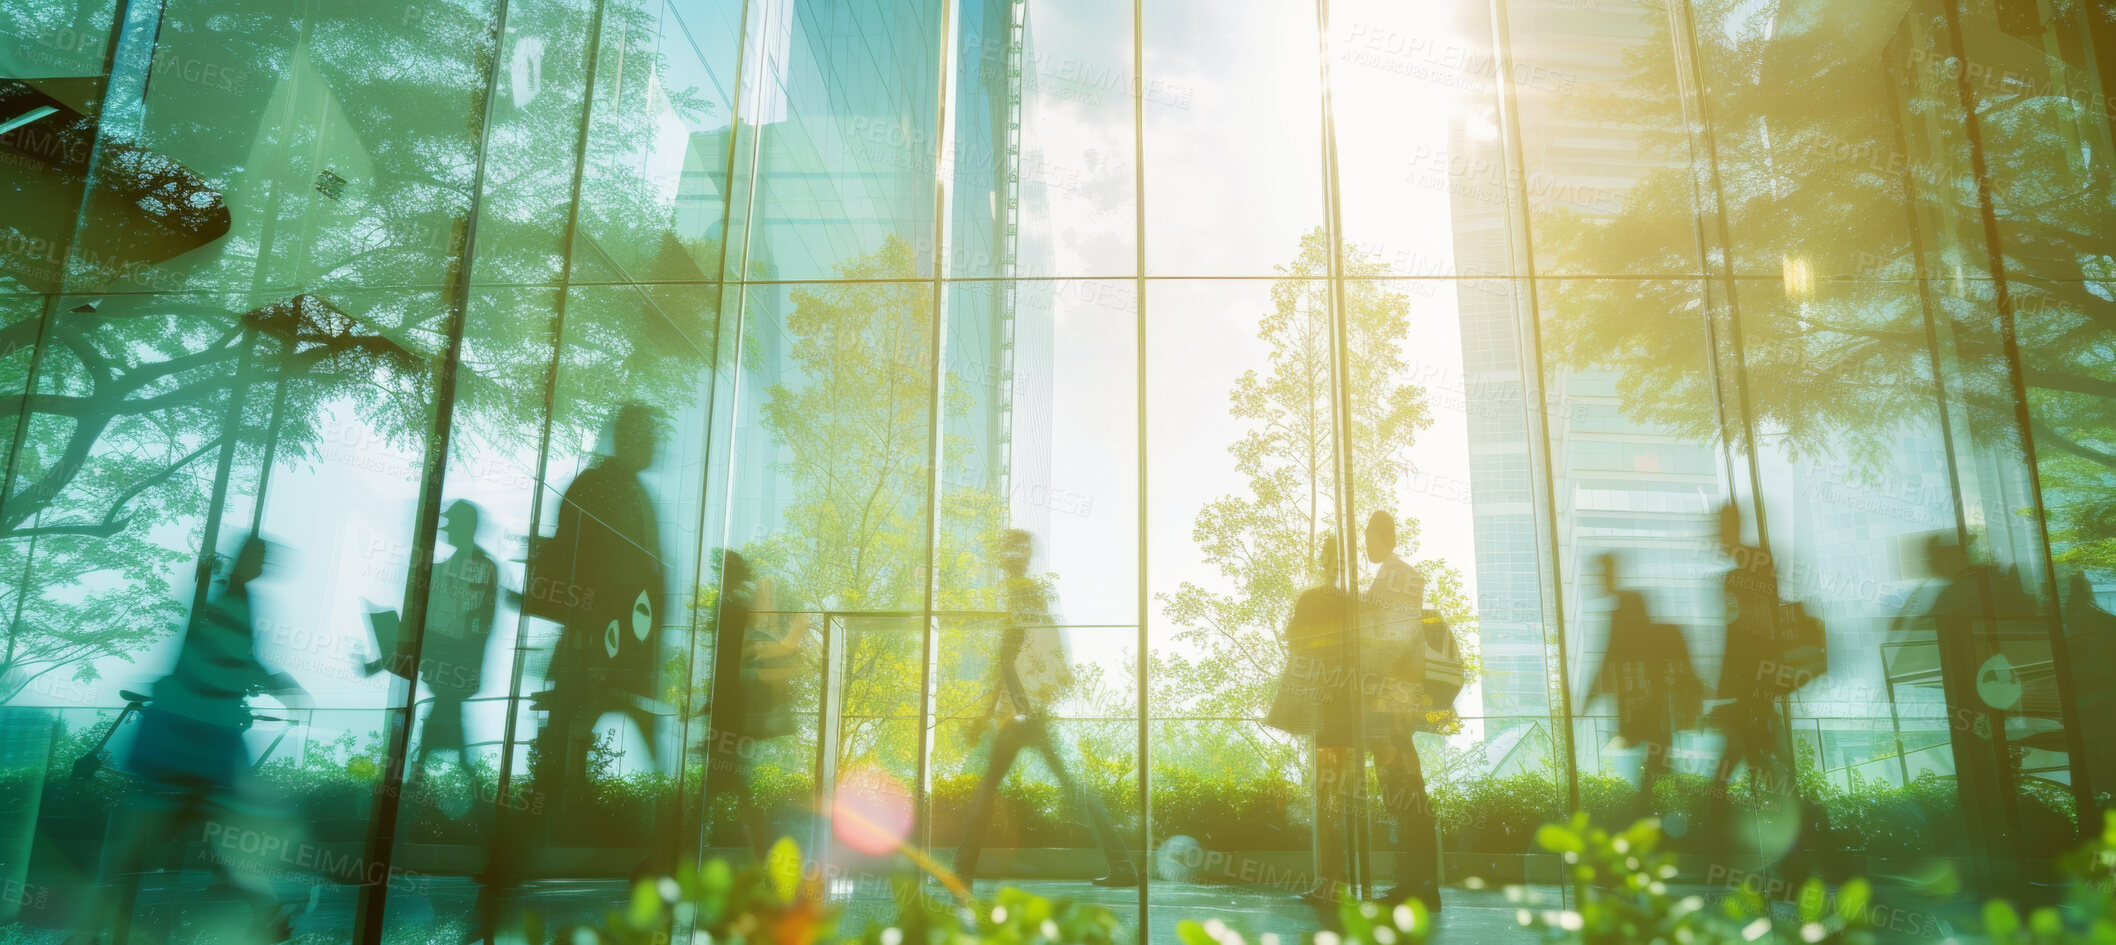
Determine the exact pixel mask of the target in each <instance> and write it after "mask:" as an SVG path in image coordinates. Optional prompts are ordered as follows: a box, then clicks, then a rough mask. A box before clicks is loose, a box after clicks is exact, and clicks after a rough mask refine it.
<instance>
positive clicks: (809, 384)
mask: <svg viewBox="0 0 2116 945" xmlns="http://www.w3.org/2000/svg"><path fill="white" fill-rule="evenodd" d="M915 267H916V260H915V259H914V256H913V249H912V247H911V245H910V244H909V243H907V242H905V241H903V240H901V239H898V238H896V237H890V238H888V239H887V240H885V241H884V242H883V244H882V246H881V247H880V248H879V249H877V250H876V251H874V252H873V253H870V254H867V255H864V256H860V257H857V258H854V259H852V260H849V261H847V262H844V263H841V264H840V265H839V266H838V277H839V279H841V280H843V281H841V282H836V283H831V284H828V285H822V286H816V287H812V288H804V289H799V290H796V291H794V292H792V293H790V296H791V301H792V309H791V311H790V312H789V313H788V314H787V315H786V316H785V323H784V330H785V335H786V338H787V355H786V356H787V358H788V360H789V364H788V367H789V370H786V371H785V372H784V373H783V374H782V375H781V380H780V381H779V382H778V383H775V384H773V385H772V386H771V388H770V389H769V390H768V391H767V393H766V399H765V403H764V405H763V408H762V420H763V424H764V427H765V429H767V430H769V431H770V432H771V434H772V437H773V439H774V441H775V442H776V444H777V445H778V446H779V447H780V452H779V453H778V457H779V459H778V462H777V463H776V464H775V471H776V472H777V474H778V475H780V476H783V477H784V481H785V482H786V484H787V487H788V490H789V494H790V500H789V502H788V504H787V507H786V509H785V511H784V513H783V514H782V516H781V519H780V522H781V524H780V528H779V530H778V531H776V532H774V533H772V534H769V535H767V536H765V537H763V538H760V539H757V540H755V541H753V542H751V543H750V544H749V546H748V547H747V548H746V549H745V552H744V553H745V554H747V555H748V556H749V557H750V558H751V560H753V561H755V562H757V564H758V567H759V569H760V573H764V574H769V575H774V576H776V577H777V579H778V587H777V589H776V598H777V599H776V606H777V607H778V609H780V610H807V611H829V612H833V613H839V614H850V615H853V616H851V617H850V618H849V619H848V620H847V621H846V623H845V624H844V626H845V627H846V629H847V631H848V632H847V633H846V634H845V636H844V644H845V654H844V657H845V661H844V665H843V669H842V672H841V675H840V676H839V679H840V680H841V682H842V684H843V686H844V688H843V690H842V692H841V694H840V698H841V700H842V705H843V715H842V719H841V724H842V726H843V730H842V732H841V741H840V743H839V753H840V758H841V763H842V764H852V763H854V762H855V761H867V762H873V763H879V764H882V765H883V766H884V767H885V768H888V769H889V770H892V771H897V772H899V773H903V772H909V771H913V770H916V761H915V759H916V757H917V754H916V753H917V750H918V718H919V708H920V706H919V703H920V693H919V680H920V679H921V675H922V674H921V671H920V666H919V660H920V659H921V656H922V654H923V652H924V650H923V647H924V624H925V621H924V618H923V617H920V616H918V613H919V612H920V611H922V610H923V608H924V607H925V595H926V581H927V575H928V571H929V569H931V570H932V573H933V580H934V587H933V607H934V609H935V610H937V611H941V612H944V613H951V614H953V613H962V612H991V611H994V610H996V609H997V608H998V607H999V606H1000V603H1001V602H1000V600H999V597H998V594H997V581H996V577H995V575H994V574H993V573H992V571H991V568H990V565H989V562H988V558H987V556H986V555H985V554H984V542H985V541H986V540H987V539H989V538H990V537H991V536H992V534H993V533H994V531H995V530H996V529H997V528H998V527H999V523H1000V520H1001V517H1000V508H999V504H998V502H997V500H996V499H995V497H994V496H993V494H992V491H991V490H990V489H987V488H984V487H982V486H980V485H975V484H965V483H966V482H967V481H968V479H969V478H970V474H969V473H968V472H967V471H965V470H960V469H950V470H943V472H944V473H946V474H945V475H942V476H939V477H935V476H934V475H933V472H934V470H933V463H934V461H935V460H934V458H933V452H932V451H933V446H934V442H933V435H934V423H935V421H934V418H933V408H934V403H933V384H934V377H933V340H934V335H933V331H934V327H933V320H934V315H935V309H934V305H933V283H932V281H931V280H930V279H919V278H917V277H916V273H915ZM751 360H752V363H751V365H750V367H751V369H753V370H765V371H769V370H771V369H772V366H770V365H764V364H760V363H755V358H754V356H752V359H751ZM941 387H942V392H943V398H942V401H943V402H942V403H941V404H940V409H941V412H942V417H943V421H944V422H943V428H944V429H945V428H946V424H945V421H946V420H952V419H956V418H961V417H963V416H966V415H967V414H968V413H969V411H970V410H971V406H972V403H971V399H970V396H969V394H968V393H967V392H966V391H964V390H963V389H962V388H961V386H960V384H959V383H958V381H957V379H956V378H955V377H954V375H953V372H948V374H947V375H946V376H945V377H943V378H942V379H941ZM967 447H968V444H967V443H965V442H962V437H961V435H959V434H955V433H949V434H948V435H947V436H946V437H945V438H944V439H943V442H942V450H941V454H942V456H943V457H944V461H946V462H950V463H955V462H958V461H959V460H958V459H957V458H958V457H963V456H967V455H969V454H970V450H969V449H968V448H967ZM936 482H937V483H938V486H939V488H940V489H941V494H940V495H939V496H938V497H937V500H936V499H933V498H932V497H930V491H931V489H932V488H934V486H935V484H936ZM929 505H934V506H937V507H936V508H932V509H929ZM931 516H938V519H939V520H938V522H937V523H936V522H935V521H934V520H933V518H932V517H931ZM929 536H930V537H929ZM929 550H930V552H931V560H932V563H933V564H932V565H929V562H928V552H929ZM891 613H894V614H898V615H903V614H909V616H887V615H888V614H891ZM862 614H869V615H876V616H860V615H862ZM996 626H997V625H996V624H995V623H993V622H991V621H990V620H986V621H983V622H979V621H976V620H969V621H967V622H957V621H955V620H951V621H950V623H949V625H948V626H947V627H945V628H944V632H946V633H947V634H948V638H947V640H946V641H945V642H946V643H947V644H948V645H946V646H943V648H942V651H941V652H942V664H941V672H940V674H939V680H940V686H941V691H940V693H939V703H938V704H939V707H940V711H941V713H942V714H943V715H944V716H948V715H959V714H963V713H965V712H967V711H968V707H969V706H971V705H973V704H975V703H976V702H977V701H978V698H979V696H980V695H981V694H982V693H983V692H984V690H985V689H986V688H988V686H989V683H990V679H989V677H988V674H985V673H982V672H978V671H976V669H975V667H977V666H979V665H980V663H979V661H978V657H977V654H978V653H979V652H980V651H979V648H978V644H979V643H980V642H982V643H984V644H987V645H988V646H996V645H997V637H996V636H994V635H990V634H983V635H980V634H978V633H976V632H974V631H976V630H979V629H985V630H990V629H994V628H996ZM815 678H816V677H814V676H813V675H811V676H809V677H806V679H807V683H808V684H807V686H806V687H805V688H803V689H801V690H800V692H801V695H800V696H799V698H802V699H804V700H813V699H814V698H815V697H816V693H815V691H814V685H813V684H814V681H815ZM801 737H803V738H812V737H813V735H812V734H809V733H806V732H804V733H803V735H802V736H801Z"/></svg>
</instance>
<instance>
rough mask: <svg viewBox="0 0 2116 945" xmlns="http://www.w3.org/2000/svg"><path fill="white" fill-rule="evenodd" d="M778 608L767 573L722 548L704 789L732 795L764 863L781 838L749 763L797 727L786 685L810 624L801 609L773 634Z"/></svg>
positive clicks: (778, 617)
mask: <svg viewBox="0 0 2116 945" xmlns="http://www.w3.org/2000/svg"><path fill="white" fill-rule="evenodd" d="M774 607H775V601H774V595H773V591H772V585H771V581H770V579H769V578H759V577H757V576H756V574H755V572H753V571H752V570H751V569H750V564H749V560H748V559H746V558H744V557H743V556H742V555H741V554H740V553H739V552H736V551H733V550H729V551H726V552H724V553H723V554H722V556H721V564H720V608H719V619H718V621H717V622H716V624H715V634H714V639H715V644H714V648H713V703H712V709H711V715H710V722H709V724H708V727H707V731H706V738H707V739H708V741H707V745H706V755H707V758H708V759H709V760H708V762H707V766H706V770H707V773H706V779H707V788H708V790H710V791H711V792H713V793H715V794H721V793H732V794H733V795H734V797H735V810H736V813H737V815H738V816H739V817H740V818H741V821H742V827H743V830H744V831H745V832H746V833H747V834H748V835H749V844H750V849H751V850H752V852H754V853H755V854H756V857H757V861H758V862H760V863H761V862H763V861H764V856H765V853H766V851H767V850H769V849H770V847H771V843H772V841H773V840H774V839H776V838H775V837H773V836H772V834H771V830H770V827H769V826H768V821H767V819H766V818H765V816H764V812H763V811H762V810H761V809H760V808H758V806H757V799H756V794H755V792H754V790H753V789H752V785H751V783H750V766H749V761H750V759H751V756H752V755H753V754H754V753H755V751H756V748H757V746H758V745H760V744H762V743H763V742H765V741H767V740H770V739H774V738H780V737H783V736H786V735H791V734H793V733H794V732H795V730H796V729H797V726H796V724H795V721H794V717H793V713H792V704H791V696H790V693H788V691H787V683H788V682H789V680H790V679H791V678H792V676H793V675H794V673H795V672H797V671H798V660H799V656H800V648H801V644H802V643H803V642H804V641H805V640H806V638H807V635H808V629H809V621H808V616H807V615H806V614H802V615H799V616H797V617H795V618H794V619H792V620H789V621H787V624H788V629H787V631H786V633H784V634H781V635H777V636H774V635H773V634H772V633H771V632H770V631H769V629H768V628H769V627H770V626H771V625H772V624H774V623H776V622H778V621H779V620H780V619H781V617H782V615H779V614H775V613H772V611H773V609H774Z"/></svg>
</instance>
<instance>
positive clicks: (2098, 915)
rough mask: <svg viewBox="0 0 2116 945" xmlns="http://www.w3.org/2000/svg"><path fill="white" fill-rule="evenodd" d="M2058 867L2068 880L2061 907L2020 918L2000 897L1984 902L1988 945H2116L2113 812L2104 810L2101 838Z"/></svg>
mask: <svg viewBox="0 0 2116 945" xmlns="http://www.w3.org/2000/svg"><path fill="white" fill-rule="evenodd" d="M2059 866H2060V867H2062V868H2063V869H2064V871H2065V873H2066V874H2067V876H2069V878H2070V879H2071V882H2070V884H2069V888H2068V890H2067V894H2066V896H2065V900H2064V902H2063V904H2062V905H2057V906H2043V907H2041V908H2037V909H2033V910H2030V911H2029V912H2028V913H2027V915H2025V916H2024V915H2022V914H2021V912H2020V909H2019V908H2017V907H2016V906H2015V905H2014V904H2013V903H2011V902H2008V901H2006V900H2004V899H1993V900H1991V901H1990V902H1987V903H1984V915H1983V919H1984V935H1985V936H1986V937H1987V938H1989V939H1990V941H1991V943H1992V945H2116V811H2106V812H2104V813H2103V815H2102V826H2101V836H2099V837H2096V838H2094V839H2093V840H2091V841H2089V842H2088V843H2087V844H2086V845H2085V846H2083V847H2081V848H2080V849H2079V850H2077V851H2075V852H2074V853H2073V854H2072V855H2070V856H2068V857H2066V858H2065V859H2064V860H2063V861H2061V862H2060V863H2059Z"/></svg>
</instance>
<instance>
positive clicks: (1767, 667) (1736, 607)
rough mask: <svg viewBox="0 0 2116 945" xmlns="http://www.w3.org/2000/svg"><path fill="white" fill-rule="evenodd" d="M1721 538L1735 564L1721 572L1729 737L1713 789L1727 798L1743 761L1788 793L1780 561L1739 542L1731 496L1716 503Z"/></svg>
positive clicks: (1716, 721)
mask: <svg viewBox="0 0 2116 945" xmlns="http://www.w3.org/2000/svg"><path fill="white" fill-rule="evenodd" d="M1719 544H1720V548H1721V550H1722V551H1723V552H1724V553H1725V555H1726V556H1727V558H1728V560H1729V561H1730V562H1731V566H1730V567H1729V568H1728V569H1727V571H1726V573H1725V574H1724V575H1723V577H1722V579H1721V589H1722V591H1723V593H1722V595H1721V596H1722V598H1723V599H1724V600H1725V602H1726V607H1727V614H1726V621H1727V636H1726V649H1725V650H1724V651H1723V652H1724V653H1725V654H1726V656H1725V659H1724V661H1723V662H1722V663H1721V665H1720V671H1719V689H1718V692H1717V696H1718V698H1719V699H1721V700H1725V701H1724V702H1723V704H1722V705H1720V706H1718V707H1716V708H1714V709H1713V710H1712V713H1711V718H1712V723H1713V725H1714V727H1716V728H1718V729H1719V731H1720V732H1721V733H1722V734H1723V735H1724V736H1725V738H1726V745H1725V747H1724V748H1722V749H1721V753H1720V757H1719V761H1718V764H1717V765H1716V766H1715V767H1714V770H1713V774H1712V783H1713V786H1714V788H1715V789H1716V792H1715V795H1716V796H1718V797H1721V798H1724V796H1725V791H1726V787H1727V783H1728V782H1729V781H1731V780H1732V779H1733V777H1734V769H1735V767H1736V766H1737V765H1740V764H1747V765H1748V766H1749V770H1750V772H1751V773H1752V775H1754V776H1757V777H1761V778H1763V779H1764V781H1765V784H1766V785H1767V786H1768V788H1769V789H1771V790H1775V791H1778V792H1782V793H1790V792H1791V791H1792V789H1793V788H1792V783H1793V782H1792V773H1793V767H1792V759H1791V758H1790V757H1787V753H1788V752H1789V750H1790V742H1789V740H1788V736H1787V733H1786V729H1785V723H1784V719H1783V718H1782V716H1781V712H1780V707H1781V705H1782V702H1783V700H1784V697H1785V696H1786V694H1787V693H1788V692H1790V689H1789V688H1788V683H1790V682H1794V681H1795V680H1791V679H1789V678H1787V670H1788V668H1787V667H1786V666H1784V665H1783V664H1782V663H1781V658H1782V652H1783V648H1782V647H1781V646H1780V644H1779V640H1778V637H1777V631H1776V630H1775V629H1774V627H1775V620H1776V618H1775V611H1776V610H1777V608H1778V603H1779V597H1778V567H1777V564H1776V563H1775V562H1773V561H1772V560H1771V556H1770V553H1769V552H1766V551H1764V550H1763V549H1761V548H1758V547H1756V546H1754V545H1748V544H1743V543H1742V540H1741V513H1740V510H1739V509H1737V508H1736V507H1735V505H1734V503H1732V502H1729V503H1727V504H1725V505H1723V506H1721V507H1720V509H1719ZM1791 688H1798V687H1797V686H1792V687H1791Z"/></svg>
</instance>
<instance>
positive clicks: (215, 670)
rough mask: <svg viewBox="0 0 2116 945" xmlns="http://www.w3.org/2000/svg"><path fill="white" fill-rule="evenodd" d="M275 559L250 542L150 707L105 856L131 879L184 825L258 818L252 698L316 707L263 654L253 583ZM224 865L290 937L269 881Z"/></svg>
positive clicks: (271, 937)
mask: <svg viewBox="0 0 2116 945" xmlns="http://www.w3.org/2000/svg"><path fill="white" fill-rule="evenodd" d="M265 557H266V544H265V541H264V540H263V539H261V538H258V537H257V536H255V535H251V536H248V537H246V538H244V539H243V542H242V547H241V550H240V551H238V552H237V553H236V556H235V561H234V563H233V565H232V566H231V567H230V568H229V571H228V578H227V582H228V583H227V587H226V589H224V590H223V591H221V593H220V594H218V595H216V596H215V597H213V598H212V599H210V600H208V601H207V602H206V603H205V605H204V606H202V607H200V608H199V610H198V612H197V613H194V614H192V616H191V620H190V623H189V625H188V626H187V627H186V628H185V630H184V638H183V642H182V644H181V645H180V647H179V648H178V650H177V655H176V663H175V666H174V667H173V668H171V669H170V671H169V673H168V675H166V676H163V677H162V678H161V679H160V680H159V681H157V682H156V683H155V684H154V690H153V696H152V701H151V702H150V703H149V704H148V705H147V706H146V707H145V708H144V709H142V710H141V711H140V723H139V731H138V733H137V735H136V738H135V740H134V742H133V749H132V756H131V760H130V765H129V767H130V770H131V772H132V773H133V774H134V775H136V776H138V777H139V779H140V785H139V790H138V793H137V794H136V795H135V796H134V798H133V800H132V803H131V804H129V805H127V810H128V813H129V816H130V822H129V823H128V824H125V825H124V826H122V827H120V828H118V830H117V831H116V832H114V833H113V841H112V842H113V843H115V844H116V847H115V849H114V850H112V851H111V855H110V857H109V858H108V859H107V860H105V863H106V864H107V865H106V868H107V869H108V870H109V872H110V875H111V876H112V877H113V878H117V879H121V880H122V881H125V882H131V881H132V880H133V877H134V876H135V875H136V874H138V873H139V872H140V871H141V870H142V869H143V868H144V867H145V866H146V858H147V854H148V851H150V850H152V849H154V848H156V847H158V846H159V845H162V844H164V843H166V842H167V841H168V840H169V839H171V838H172V837H174V836H176V835H177V834H178V833H179V832H180V831H181V832H183V833H185V834H187V835H188V834H189V832H190V830H192V829H195V828H198V827H201V826H203V827H207V828H211V827H213V826H216V825H219V826H222V827H223V828H225V827H226V825H227V824H228V823H230V822H235V821H239V820H241V819H242V818H244V817H246V816H251V815H250V814H249V813H247V812H249V811H253V810H254V809H255V807H256V802H255V800H254V799H250V798H246V797H244V793H245V788H246V785H245V784H244V781H245V777H246V775H248V773H249V769H250V752H249V749H248V747H247V746H245V745H244V744H243V733H244V731H245V730H247V729H248V728H249V727H250V724H251V723H252V722H253V721H254V720H255V716H253V714H252V713H251V711H250V707H249V704H248V701H249V698H250V696H252V695H253V694H258V693H271V694H273V695H274V696H276V697H277V698H278V699H279V700H280V701H281V702H283V703H286V704H288V705H296V706H306V705H307V704H308V693H307V692H306V691H305V690H303V689H302V688H301V686H300V685H299V684H297V683H296V682H294V680H293V678H292V677H290V676H288V675H286V674H284V673H277V672H273V671H272V670H270V669H267V668H265V666H264V664H263V663H261V662H259V660H258V658H257V649H256V644H257V639H256V633H255V630H254V627H253V623H254V619H255V618H254V616H253V614H252V609H251V601H250V582H252V581H254V580H256V579H257V577H258V576H259V575H261V574H263V573H264V568H265ZM215 852H217V850H216V851H215ZM214 864H215V871H216V872H217V873H219V874H220V876H221V880H222V882H224V883H225V884H227V885H228V886H229V887H231V888H233V889H234V890H235V891H236V892H237V893H239V894H240V895H241V896H242V897H243V898H245V899H247V900H248V901H249V903H250V905H251V907H252V908H253V910H254V912H255V917H256V927H255V929H254V932H255V934H256V935H257V936H259V937H260V938H261V939H262V940H264V941H279V940H281V939H284V938H286V937H287V927H286V920H285V919H284V917H282V916H281V914H280V908H279V901H278V899H277V898H276V897H274V896H273V895H272V892H271V888H270V886H269V885H268V884H267V883H266V882H265V880H264V879H263V878H262V877H261V876H258V875H256V874H255V873H252V872H250V871H247V870H242V869H229V868H227V864H225V863H223V862H222V861H220V860H219V859H217V858H216V859H215V861H214ZM108 906H109V904H106V903H98V902H95V901H94V899H93V898H91V900H90V915H88V916H86V917H85V918H87V919H88V922H87V923H81V924H77V925H76V928H79V929H87V928H94V927H95V926H96V925H99V924H101V923H103V922H105V921H107V920H108V916H106V915H102V914H100V913H101V912H102V911H103V909H105V908H107V907H108ZM119 908H122V906H120V907H119Z"/></svg>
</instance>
